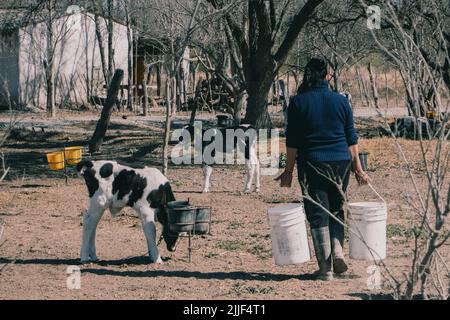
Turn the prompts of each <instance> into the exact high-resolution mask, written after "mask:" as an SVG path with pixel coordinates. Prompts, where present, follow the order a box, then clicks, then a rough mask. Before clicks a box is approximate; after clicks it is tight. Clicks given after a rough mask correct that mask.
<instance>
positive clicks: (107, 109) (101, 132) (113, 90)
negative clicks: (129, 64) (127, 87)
mask: <svg viewBox="0 0 450 320" xmlns="http://www.w3.org/2000/svg"><path fill="white" fill-rule="evenodd" d="M123 75H124V72H123V70H121V69H117V70H116V73H115V74H114V77H113V79H112V81H111V84H110V86H109V89H108V97H107V98H106V102H105V105H104V106H103V109H102V114H101V116H100V120H99V121H98V123H97V127H96V129H95V132H94V135H93V136H92V139H91V141H90V142H89V152H90V153H91V154H93V153H95V152H97V151H98V150H99V149H100V146H101V145H102V143H103V138H104V137H105V134H106V131H107V130H108V126H109V121H110V119H111V114H112V111H113V107H114V105H115V104H116V101H117V95H118V93H119V88H120V84H121V83H122V80H123Z"/></svg>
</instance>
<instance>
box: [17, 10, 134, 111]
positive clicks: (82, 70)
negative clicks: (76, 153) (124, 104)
mask: <svg viewBox="0 0 450 320" xmlns="http://www.w3.org/2000/svg"><path fill="white" fill-rule="evenodd" d="M100 21H101V23H102V26H101V31H102V35H103V41H104V46H105V48H104V50H105V53H104V54H105V61H106V62H107V56H108V46H107V39H108V34H107V28H106V23H105V21H104V19H103V18H102V17H100ZM19 41H20V50H19V59H18V61H19V74H20V76H19V95H20V103H21V104H22V105H34V106H40V107H45V105H46V81H45V69H44V63H45V61H46V58H47V34H46V24H45V23H40V24H37V25H33V26H28V27H26V28H23V29H21V30H20V31H19ZM127 43H128V40H127V28H126V26H124V25H121V24H118V23H116V24H115V25H114V40H113V47H114V69H117V68H120V69H123V70H124V71H125V79H126V77H127V73H128V63H127V61H128V50H127ZM53 57H54V71H55V101H56V103H57V104H59V105H68V104H70V103H74V104H77V105H81V104H87V103H88V101H89V96H92V95H103V94H104V91H105V90H104V88H103V86H104V77H103V73H102V64H101V58H100V49H99V46H98V41H97V37H96V33H95V21H94V16H93V15H92V14H89V13H88V14H85V13H81V14H73V15H70V16H65V17H62V18H60V19H58V20H57V21H55V23H54V55H53Z"/></svg>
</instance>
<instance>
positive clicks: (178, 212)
mask: <svg viewBox="0 0 450 320" xmlns="http://www.w3.org/2000/svg"><path fill="white" fill-rule="evenodd" d="M167 209H168V210H167V212H168V220H169V230H170V232H171V233H172V234H177V235H178V236H179V237H188V239H189V246H188V250H189V262H191V253H192V247H191V238H192V237H193V236H195V235H205V234H209V233H210V231H211V213H212V209H211V207H196V206H193V205H191V204H190V202H189V200H188V201H172V202H169V203H168V205H167Z"/></svg>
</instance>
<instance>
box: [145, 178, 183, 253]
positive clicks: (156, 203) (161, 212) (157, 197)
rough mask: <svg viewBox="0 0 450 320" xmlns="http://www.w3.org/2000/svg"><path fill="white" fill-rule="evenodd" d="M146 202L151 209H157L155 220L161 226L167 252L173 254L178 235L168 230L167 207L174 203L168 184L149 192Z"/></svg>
mask: <svg viewBox="0 0 450 320" xmlns="http://www.w3.org/2000/svg"><path fill="white" fill-rule="evenodd" d="M147 200H148V202H149V203H150V207H151V208H153V209H158V211H157V219H158V221H159V223H160V224H161V225H162V236H163V239H164V242H165V243H166V247H167V250H169V251H170V252H174V251H175V250H176V249H177V245H178V240H179V237H178V234H174V233H171V232H170V228H169V212H168V207H167V206H168V203H169V202H171V201H175V196H174V194H173V191H172V188H171V187H170V184H169V182H167V183H165V184H162V185H160V186H159V188H158V189H156V190H153V191H152V192H150V194H149V195H148V198H147Z"/></svg>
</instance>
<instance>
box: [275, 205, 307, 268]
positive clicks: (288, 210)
mask: <svg viewBox="0 0 450 320" xmlns="http://www.w3.org/2000/svg"><path fill="white" fill-rule="evenodd" d="M268 220H269V224H270V227H271V232H270V235H271V238H272V252H273V257H274V259H275V264H276V265H278V266H284V265H291V264H299V263H304V262H307V261H309V260H311V256H310V253H309V243H308V235H307V232H306V223H305V221H306V217H305V213H304V210H303V206H302V205H301V204H295V203H293V204H289V205H285V206H281V207H277V208H270V209H269V210H268Z"/></svg>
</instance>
